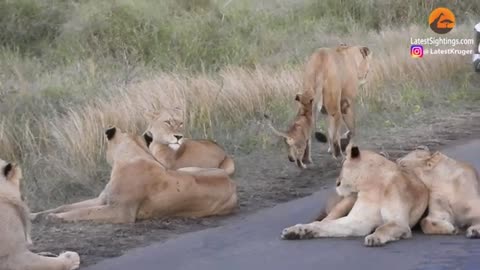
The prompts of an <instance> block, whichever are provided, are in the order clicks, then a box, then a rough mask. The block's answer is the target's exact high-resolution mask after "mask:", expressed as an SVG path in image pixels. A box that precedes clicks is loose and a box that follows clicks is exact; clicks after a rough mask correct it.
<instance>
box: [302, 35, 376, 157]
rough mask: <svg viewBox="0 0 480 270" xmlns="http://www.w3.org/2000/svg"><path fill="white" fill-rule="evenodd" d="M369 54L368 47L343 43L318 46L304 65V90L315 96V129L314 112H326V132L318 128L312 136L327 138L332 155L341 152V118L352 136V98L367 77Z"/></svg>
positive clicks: (323, 140) (353, 125)
mask: <svg viewBox="0 0 480 270" xmlns="http://www.w3.org/2000/svg"><path fill="white" fill-rule="evenodd" d="M371 55H372V54H371V53H370V49H369V48H367V47H363V46H347V45H344V44H342V45H340V46H337V47H335V48H320V49H318V50H317V51H316V52H315V53H313V54H312V56H311V57H310V59H309V60H308V62H307V64H306V65H305V72H304V79H303V91H304V93H305V92H311V93H313V95H314V97H315V101H314V108H313V116H314V118H313V123H314V125H315V126H314V130H315V131H316V130H317V128H316V123H317V114H318V113H319V112H323V113H325V114H327V123H328V134H327V136H325V135H324V134H323V133H321V132H316V133H315V136H316V138H317V140H319V141H321V142H327V141H328V143H329V152H331V153H332V155H333V157H334V158H337V157H339V156H340V155H341V152H342V151H341V150H342V149H341V142H340V128H341V123H342V122H345V124H346V126H347V128H348V132H347V134H348V138H350V137H352V138H353V136H355V111H354V104H355V98H356V95H357V90H358V87H359V86H360V85H361V84H363V83H365V81H366V78H367V74H368V72H369V70H370V59H371ZM342 120H343V121H342ZM327 137H328V138H327Z"/></svg>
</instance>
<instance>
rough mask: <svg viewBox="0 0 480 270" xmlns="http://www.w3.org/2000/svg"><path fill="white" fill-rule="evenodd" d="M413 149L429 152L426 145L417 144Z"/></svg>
mask: <svg viewBox="0 0 480 270" xmlns="http://www.w3.org/2000/svg"><path fill="white" fill-rule="evenodd" d="M415 150H424V151H429V152H430V149H428V146H426V145H419V146H417V147H416V148H415Z"/></svg>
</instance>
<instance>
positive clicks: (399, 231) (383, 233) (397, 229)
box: [365, 222, 412, 247]
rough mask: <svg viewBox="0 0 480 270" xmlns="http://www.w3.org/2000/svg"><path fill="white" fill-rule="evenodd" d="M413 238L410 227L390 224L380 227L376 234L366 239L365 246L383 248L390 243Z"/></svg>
mask: <svg viewBox="0 0 480 270" xmlns="http://www.w3.org/2000/svg"><path fill="white" fill-rule="evenodd" d="M410 237H412V231H411V230H410V227H409V226H408V224H407V225H404V224H399V223H396V222H389V223H386V224H384V225H382V226H380V227H378V228H377V229H376V230H375V232H374V233H372V234H370V235H368V236H367V237H365V245H366V246H369V247H375V246H383V245H385V244H386V243H388V242H392V241H397V240H400V239H405V238H410Z"/></svg>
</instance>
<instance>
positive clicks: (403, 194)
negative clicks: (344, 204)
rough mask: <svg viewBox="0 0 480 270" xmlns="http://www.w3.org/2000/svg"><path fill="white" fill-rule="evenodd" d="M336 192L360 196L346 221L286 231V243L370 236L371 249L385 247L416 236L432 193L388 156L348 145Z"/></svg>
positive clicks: (368, 237)
mask: <svg viewBox="0 0 480 270" xmlns="http://www.w3.org/2000/svg"><path fill="white" fill-rule="evenodd" d="M336 185H337V188H336V190H337V193H338V194H339V195H340V196H344V197H348V196H350V195H351V194H354V193H357V199H356V201H355V204H354V205H353V208H352V209H351V211H350V212H349V213H348V215H347V216H346V217H341V218H338V219H333V220H331V219H327V220H322V221H320V222H319V221H316V222H312V223H310V224H297V225H295V226H292V227H289V228H286V229H284V230H283V232H282V238H283V239H306V238H319V237H347V236H365V235H367V234H369V233H371V232H372V231H373V230H375V231H374V232H373V233H372V234H370V235H368V236H366V237H365V245H366V246H381V245H384V244H386V243H388V242H391V241H396V240H399V239H403V238H409V237H411V236H412V232H411V227H413V226H414V225H415V224H416V223H417V222H418V221H419V220H420V218H421V217H422V214H423V213H424V212H425V210H426V208H427V204H428V189H427V187H426V186H425V185H424V184H423V183H422V182H421V181H420V180H419V179H417V178H416V177H413V176H411V175H408V174H405V173H404V172H402V171H401V170H400V169H399V168H398V167H397V165H396V164H395V162H392V161H390V160H388V159H386V158H385V157H384V156H382V155H380V154H377V153H374V152H371V151H367V150H363V151H360V150H359V148H358V147H356V146H352V145H349V146H348V147H347V156H346V159H345V161H344V163H343V166H342V169H341V171H340V176H339V177H338V179H337V183H336Z"/></svg>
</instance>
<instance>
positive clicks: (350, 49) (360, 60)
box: [337, 44, 372, 85]
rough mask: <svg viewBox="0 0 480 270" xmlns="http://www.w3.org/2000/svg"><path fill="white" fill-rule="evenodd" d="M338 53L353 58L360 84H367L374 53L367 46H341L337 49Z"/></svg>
mask: <svg viewBox="0 0 480 270" xmlns="http://www.w3.org/2000/svg"><path fill="white" fill-rule="evenodd" d="M337 51H340V52H344V53H346V54H347V57H351V58H353V60H354V61H355V65H356V69H357V75H358V80H359V84H360V85H362V84H365V83H366V82H367V75H368V73H369V71H370V61H371V59H372V53H371V51H370V49H369V48H368V47H365V46H348V45H346V44H341V45H340V46H339V47H337Z"/></svg>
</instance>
